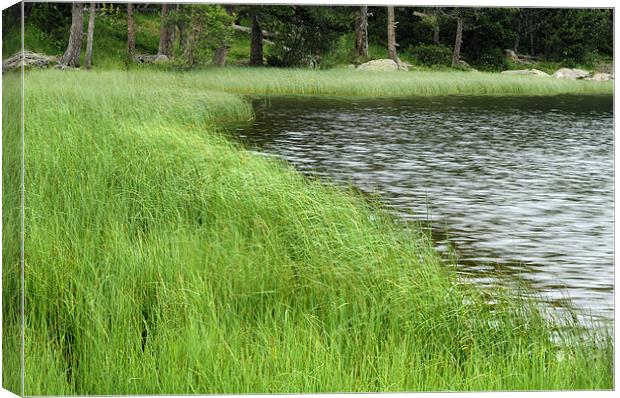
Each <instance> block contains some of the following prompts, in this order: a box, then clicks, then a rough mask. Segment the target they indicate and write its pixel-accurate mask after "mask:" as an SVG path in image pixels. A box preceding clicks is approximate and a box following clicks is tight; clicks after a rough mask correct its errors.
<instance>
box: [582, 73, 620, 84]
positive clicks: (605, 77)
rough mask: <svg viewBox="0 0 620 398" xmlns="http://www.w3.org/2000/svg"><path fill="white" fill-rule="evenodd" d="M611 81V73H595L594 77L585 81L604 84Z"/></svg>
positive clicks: (612, 76) (612, 77)
mask: <svg viewBox="0 0 620 398" xmlns="http://www.w3.org/2000/svg"><path fill="white" fill-rule="evenodd" d="M613 79H614V75H613V74H611V73H595V74H594V76H592V77H590V78H587V80H592V81H594V82H606V81H609V80H613Z"/></svg>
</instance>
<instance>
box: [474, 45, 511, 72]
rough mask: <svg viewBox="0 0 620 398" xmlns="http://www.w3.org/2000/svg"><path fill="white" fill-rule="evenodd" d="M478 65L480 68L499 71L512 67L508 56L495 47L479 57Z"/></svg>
mask: <svg viewBox="0 0 620 398" xmlns="http://www.w3.org/2000/svg"><path fill="white" fill-rule="evenodd" d="M476 66H477V67H478V68H479V69H480V70H484V71H498V70H506V69H510V65H509V62H508V58H507V57H506V56H505V55H504V53H503V52H502V50H501V49H499V48H494V49H492V50H489V51H487V52H485V53H483V54H482V55H481V56H480V58H479V59H478V62H477V65H476Z"/></svg>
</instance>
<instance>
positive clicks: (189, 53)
mask: <svg viewBox="0 0 620 398" xmlns="http://www.w3.org/2000/svg"><path fill="white" fill-rule="evenodd" d="M192 25H193V26H192ZM190 26H192V29H191V30H190V32H189V33H188V34H187V35H186V36H187V39H186V40H185V44H184V46H183V57H184V58H185V60H186V62H187V66H188V67H190V68H191V67H192V66H194V62H195V59H194V50H195V49H196V44H197V43H198V38H199V37H200V34H201V33H202V26H201V25H200V24H191V25H190Z"/></svg>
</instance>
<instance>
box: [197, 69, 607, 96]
mask: <svg viewBox="0 0 620 398" xmlns="http://www.w3.org/2000/svg"><path fill="white" fill-rule="evenodd" d="M187 79H188V80H189V81H191V83H190V84H195V85H196V86H197V87H205V88H209V89H217V90H222V91H227V92H235V93H243V94H253V95H331V96H347V97H348V96H354V97H406V96H413V95H423V96H431V95H555V94H611V93H612V91H613V82H591V81H576V80H562V79H554V78H541V77H537V76H506V75H500V74H497V73H482V72H415V71H411V72H363V71H357V70H350V69H333V70H308V69H296V70H295V69H293V70H291V69H275V68H274V69H267V70H261V69H258V70H257V69H253V68H225V69H209V70H207V71H200V72H195V73H192V74H190V75H189V77H188V78H187Z"/></svg>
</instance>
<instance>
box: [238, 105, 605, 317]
mask: <svg viewBox="0 0 620 398" xmlns="http://www.w3.org/2000/svg"><path fill="white" fill-rule="evenodd" d="M255 109H256V113H257V118H256V121H255V122H254V123H253V124H252V125H250V126H247V127H244V128H241V129H238V131H237V134H238V135H239V136H240V137H242V140H243V141H244V142H246V144H247V145H248V146H249V147H251V148H252V149H254V150H257V151H260V152H264V153H268V154H273V155H278V156H281V157H283V158H284V159H286V160H287V161H289V162H290V163H291V164H293V165H294V166H295V167H296V168H297V169H299V170H300V171H302V172H304V173H306V174H314V175H320V176H321V177H328V178H329V179H331V180H332V181H335V182H336V183H343V184H352V185H354V186H356V187H358V188H359V189H360V190H362V191H365V192H369V193H370V192H373V193H379V194H380V195H381V198H382V201H383V202H384V203H385V205H386V206H387V207H388V208H389V209H390V210H391V211H393V212H394V213H395V214H397V215H398V216H400V217H403V218H405V219H413V220H419V221H423V222H424V223H425V225H430V227H431V228H432V231H433V236H434V237H435V242H436V245H437V247H438V249H439V250H440V251H442V252H443V253H448V252H451V253H453V255H456V262H457V267H458V268H457V269H458V272H459V273H460V274H461V275H462V276H463V280H465V281H468V282H472V283H476V284H478V285H479V286H480V287H481V288H484V287H493V286H495V285H497V284H504V285H510V284H514V283H515V282H518V283H519V284H525V285H527V286H529V287H530V288H531V291H533V292H536V294H541V295H542V296H543V297H544V298H545V300H546V301H547V302H548V303H549V304H550V305H551V307H555V308H560V309H561V308H566V306H567V305H568V304H567V300H566V299H567V298H568V299H570V301H572V306H573V307H576V308H577V309H579V311H580V313H581V314H594V315H596V316H597V317H599V318H600V319H602V320H610V319H613V286H614V267H613V256H614V252H613V99H612V97H611V96H588V97H581V96H555V97H446V98H415V99H399V100H354V99H351V100H335V99H317V98H275V99H270V100H261V101H256V102H255ZM427 221H428V223H427ZM448 247H451V248H452V249H453V251H452V250H450V251H448V250H447V248H448Z"/></svg>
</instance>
